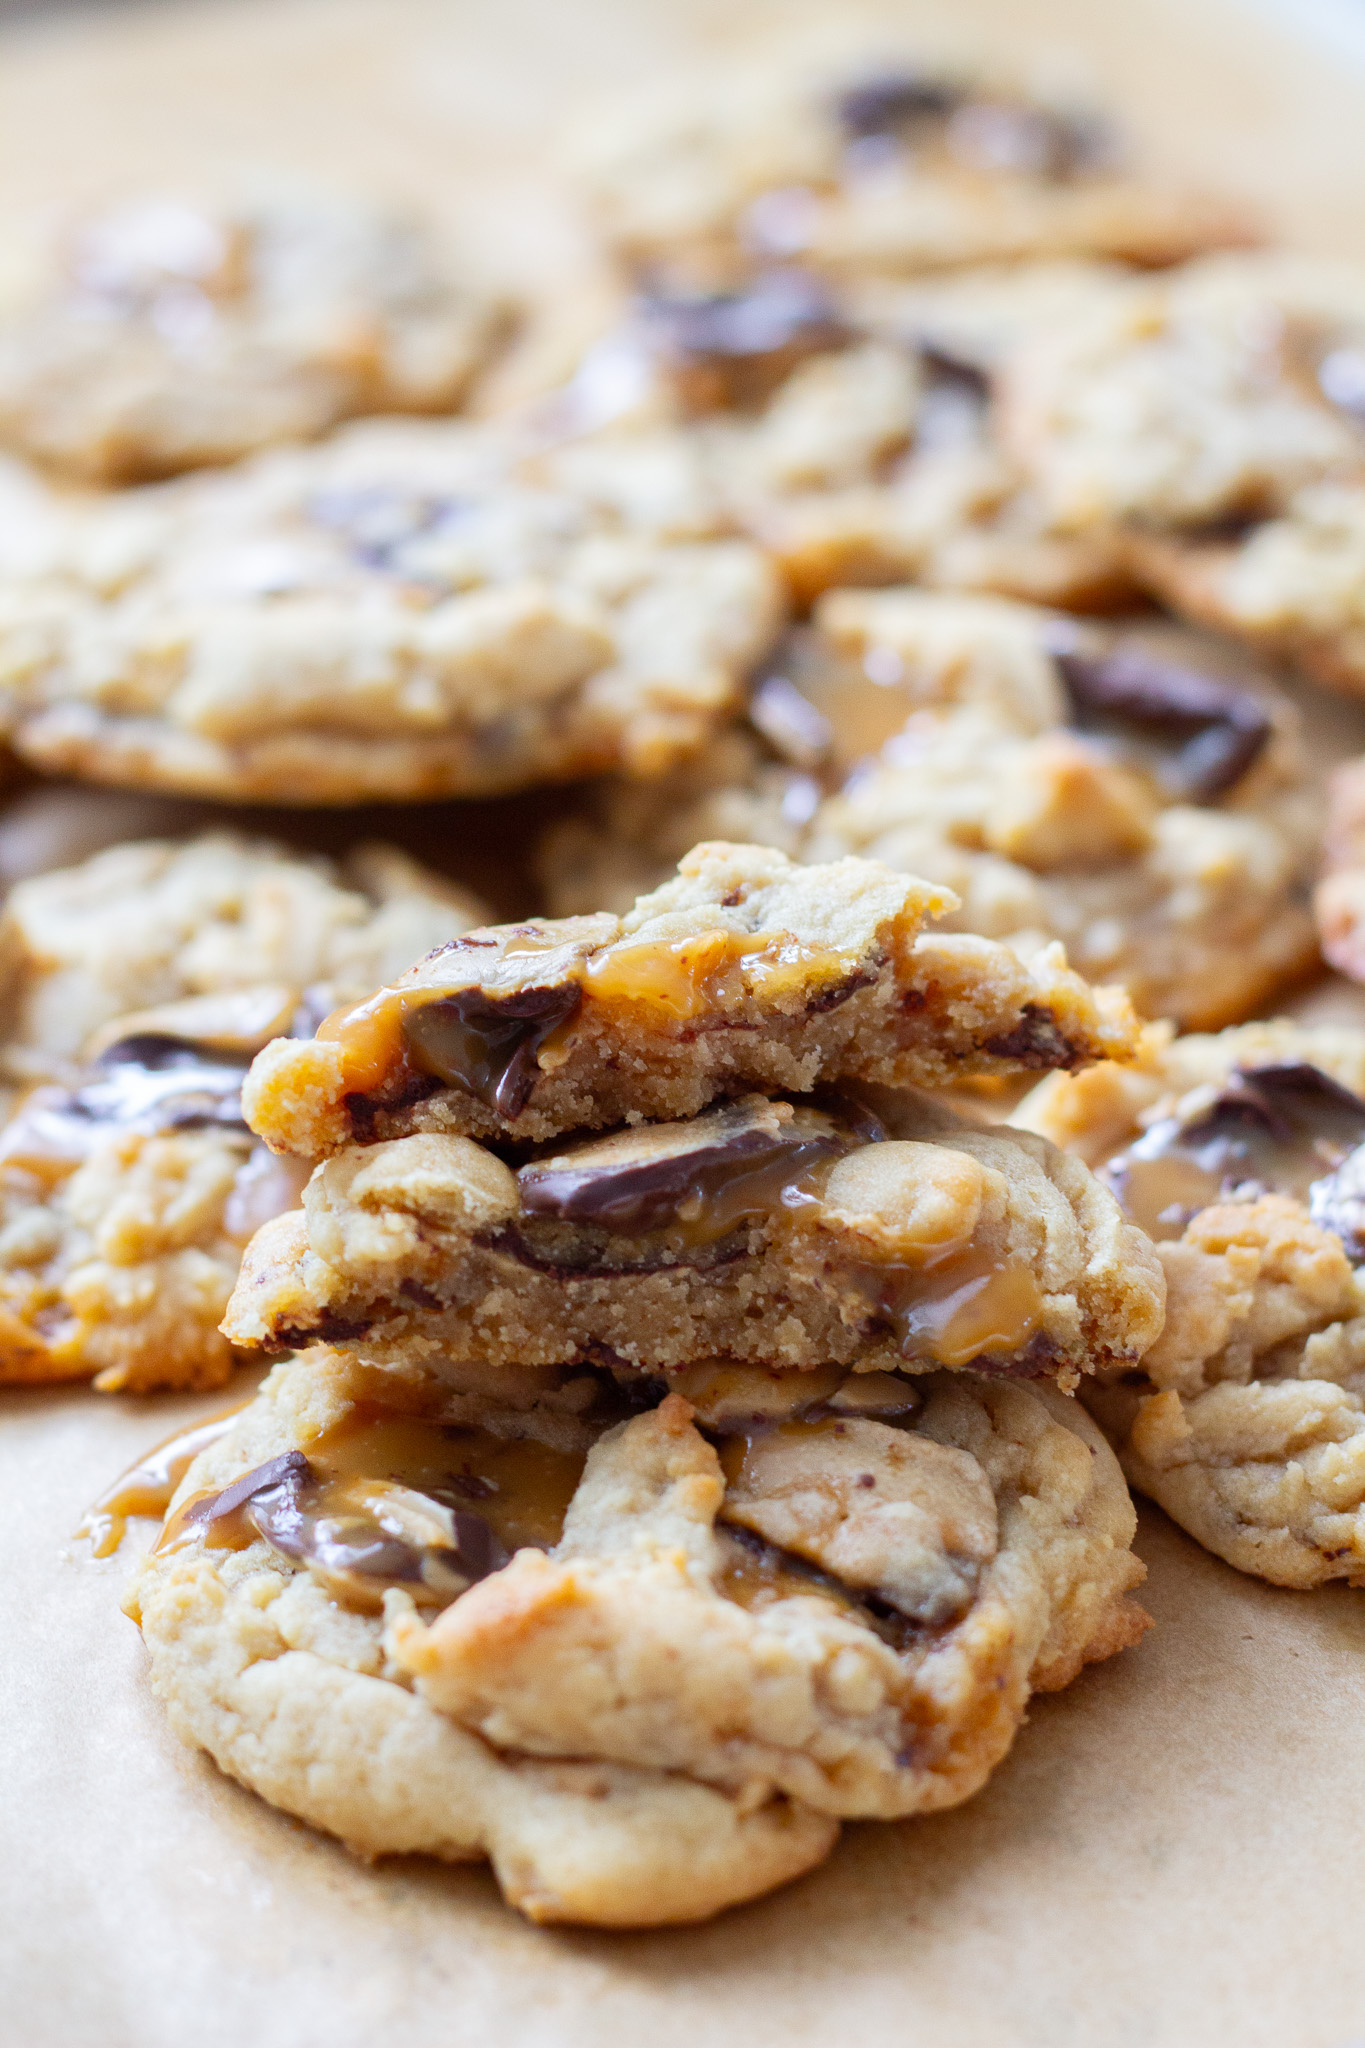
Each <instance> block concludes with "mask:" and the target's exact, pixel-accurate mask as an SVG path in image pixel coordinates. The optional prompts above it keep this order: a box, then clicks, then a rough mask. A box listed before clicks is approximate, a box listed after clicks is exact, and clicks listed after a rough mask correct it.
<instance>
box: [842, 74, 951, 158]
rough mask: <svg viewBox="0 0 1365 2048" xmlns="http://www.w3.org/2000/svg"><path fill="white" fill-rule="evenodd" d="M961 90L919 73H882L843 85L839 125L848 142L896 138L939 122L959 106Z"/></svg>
mask: <svg viewBox="0 0 1365 2048" xmlns="http://www.w3.org/2000/svg"><path fill="white" fill-rule="evenodd" d="M962 96H963V95H962V88H961V87H960V86H957V85H953V84H952V83H951V82H950V81H949V80H948V79H945V78H935V77H934V76H933V75H932V74H931V73H928V72H922V71H881V72H876V73H873V74H869V76H867V77H866V78H860V79H857V80H856V81H855V82H854V83H853V84H852V85H849V86H846V87H845V88H844V90H843V91H842V92H841V93H840V95H839V98H838V101H837V102H836V107H837V112H838V116H839V124H840V126H841V127H842V128H843V130H844V132H845V134H846V135H848V136H849V138H850V139H851V140H854V141H858V140H861V139H862V138H863V137H864V136H869V135H899V134H900V133H901V132H902V130H904V129H906V128H910V127H913V126H914V125H915V124H916V123H917V122H921V121H931V120H935V119H940V118H942V117H943V116H944V115H947V114H951V112H952V111H953V108H954V107H956V106H958V105H960V103H961V100H962Z"/></svg>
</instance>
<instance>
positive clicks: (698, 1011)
mask: <svg viewBox="0 0 1365 2048" xmlns="http://www.w3.org/2000/svg"><path fill="white" fill-rule="evenodd" d="M531 956H538V957H540V958H541V961H542V972H543V973H544V975H545V977H546V979H547V981H548V980H551V979H553V980H554V981H555V982H557V983H559V982H563V981H565V980H571V981H574V982H576V983H577V984H578V986H579V988H580V989H581V991H582V999H583V1009H582V1011H580V1013H579V1015H578V1016H577V1017H575V1018H574V1019H572V1020H571V1021H569V1022H567V1023H565V1024H563V1025H561V1026H560V1027H559V1028H558V1029H557V1030H556V1031H555V1032H554V1033H553V1034H552V1035H551V1036H550V1038H549V1039H548V1040H547V1042H546V1044H545V1046H544V1048H543V1049H542V1052H541V1057H540V1064H541V1066H542V1068H544V1069H547V1070H548V1069H549V1068H551V1067H553V1066H554V1065H556V1064H558V1063H560V1062H562V1060H563V1059H564V1057H565V1056H566V1054H567V1052H568V1049H569V1047H570V1046H571V1044H572V1042H573V1039H574V1037H575V1035H576V1034H577V1032H578V1031H579V1030H580V1028H581V1018H582V1015H583V1014H584V1012H586V1011H587V1009H588V1008H589V1006H598V1007H603V1006H605V1007H607V1008H613V1009H614V1008H618V1007H628V1008H631V1007H635V1006H640V1007H641V1008H642V1009H643V1010H644V1011H645V1012H646V1013H647V1015H648V1022H649V1023H650V1025H651V1026H652V1027H653V1028H654V1029H668V1028H670V1027H675V1026H677V1025H679V1024H686V1023H688V1022H690V1021H692V1020H694V1019H695V1018H697V1017H699V1016H701V1015H702V1014H703V1013H704V1012H705V1011H707V1010H708V1009H710V1008H711V1007H712V1006H715V1005H720V1006H727V1005H734V1004H737V1003H740V1002H742V1001H743V999H744V998H745V996H747V995H758V996H760V997H761V998H762V1000H763V1001H764V1002H765V1003H767V1004H770V1005H774V1006H777V1007H784V1006H785V1005H786V1004H787V1002H788V1001H789V1000H791V999H792V998H798V997H801V996H804V995H805V994H806V993H808V992H809V991H810V990H811V989H812V985H814V988H815V989H816V990H818V989H820V988H823V987H825V986H828V985H832V984H834V983H837V982H838V981H840V980H842V979H843V978H844V977H845V976H846V975H847V974H848V972H849V971H850V967H851V965H852V963H851V962H850V961H849V960H847V959H846V958H845V957H844V956H843V955H842V954H840V953H836V952H834V951H831V950H829V949H827V948H822V947H813V946H803V945H801V944H799V943H798V942H797V941H795V940H794V939H792V938H790V937H788V936H787V935H786V934H784V933H781V932H776V933H772V932H770V933H758V934H749V933H742V932H732V931H729V930H727V929H725V928H724V927H723V926H717V927H716V928H715V929H714V930H710V931H703V932H696V933H690V934H689V935H688V936H686V937H685V938H681V939H673V940H662V939H655V940H641V941H638V942H634V941H631V940H628V939H627V940H623V941H619V942H617V943H616V944H613V945H610V946H604V947H601V948H598V949H597V950H595V951H583V950H579V949H577V948H574V947H572V946H557V947H553V948H550V947H545V946H535V945H531V944H527V945H524V946H518V947H509V948H508V950H507V952H506V953H505V954H504V955H503V956H502V959H503V962H509V961H510V962H515V961H517V960H520V959H521V958H523V957H531ZM500 965H501V963H500ZM471 986H476V985H475V984H470V983H469V982H451V983H448V984H446V985H442V984H441V983H439V982H430V983H428V982H423V983H413V984H410V985H407V986H405V985H403V984H396V985H394V986H392V987H387V988H382V989H379V990H378V991H377V992H376V993H375V994H374V995H372V996H370V997H369V998H368V1000H367V1001H365V1002H363V1003H359V1004H357V1005H355V1006H353V1007H352V1008H349V1009H344V1010H337V1011H334V1012H333V1014H332V1015H331V1016H330V1017H328V1018H326V1019H325V1020H324V1022H323V1023H322V1024H321V1025H320V1026H319V1028H318V1034H317V1035H318V1037H319V1038H320V1039H324V1040H326V1041H328V1042H329V1043H334V1044H336V1045H337V1046H338V1047H339V1048H340V1052H341V1062H342V1075H343V1079H344V1081H345V1084H346V1087H347V1089H348V1091H349V1092H351V1093H354V1094H360V1095H365V1094H372V1093H374V1092H376V1091H378V1090H379V1089H381V1088H382V1087H383V1086H384V1085H385V1083H387V1082H391V1081H392V1080H393V1079H394V1078H395V1077H396V1076H398V1075H401V1074H402V1072H403V1071H404V1070H405V1069H408V1070H411V1071H412V1072H415V1073H429V1072H433V1071H435V1069H434V1068H433V1066H432V1065H431V1062H430V1061H429V1060H428V1059H426V1058H425V1056H424V1054H423V1052H422V1049H421V1048H420V1047H419V1046H415V1045H413V1044H412V1043H411V1041H410V1040H409V1039H408V1037H407V1036H406V1035H405V1031H404V1025H405V1022H406V1019H407V1018H408V1017H409V1016H410V1015H411V1014H412V1012H413V1011H414V1010H418V1009H423V1008H425V1007H427V1006H428V1005H429V1004H432V1003H438V1002H441V1001H443V1000H445V999H447V998H449V997H451V996H454V995H458V994H461V993H463V992H465V991H467V990H468V989H470V988H471ZM513 993H514V989H513V986H512V984H510V983H508V982H506V980H505V976H504V974H502V973H499V974H498V975H497V977H496V980H495V981H494V982H493V985H492V986H490V987H489V988H488V990H487V995H488V1000H489V1002H490V1004H491V1005H496V1004H497V1002H498V1001H499V999H500V998H509V997H511V996H512V994H513ZM642 1021H644V1020H643V1019H642Z"/></svg>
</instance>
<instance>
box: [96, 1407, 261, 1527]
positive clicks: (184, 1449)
mask: <svg viewBox="0 0 1365 2048" xmlns="http://www.w3.org/2000/svg"><path fill="white" fill-rule="evenodd" d="M247 1405H248V1403H247V1402H245V1401H238V1402H237V1403H235V1405H234V1406H233V1407H231V1408H223V1409H220V1410H219V1412H218V1413H217V1414H216V1415H210V1416H209V1417H208V1419H207V1420H206V1421H204V1422H196V1423H195V1424H194V1425H193V1426H192V1427H191V1428H189V1429H182V1430H177V1431H176V1433H175V1435H174V1436H168V1437H167V1438H166V1439H165V1441H164V1442H163V1443H159V1444H157V1445H156V1446H155V1447H154V1449H152V1450H150V1451H148V1452H147V1453H146V1455H145V1456H143V1457H141V1458H139V1460H138V1462H137V1463H136V1465H130V1466H129V1467H128V1469H127V1471H126V1472H124V1473H122V1474H121V1475H120V1476H119V1477H118V1478H117V1479H116V1480H115V1481H114V1483H113V1485H112V1486H109V1487H106V1489H105V1491H104V1492H103V1493H102V1494H100V1495H99V1497H98V1499H96V1500H95V1501H94V1502H92V1504H91V1505H90V1507H89V1508H87V1510H86V1512H85V1515H84V1516H83V1518H82V1520H81V1524H80V1527H79V1528H78V1529H77V1531H76V1535H77V1538H78V1539H84V1540H85V1541H87V1542H88V1543H89V1545H90V1554H91V1556H92V1557H112V1555H113V1553H114V1552H115V1551H116V1550H117V1549H118V1547H119V1545H120V1543H122V1541H123V1539H124V1536H125V1535H126V1534H127V1531H128V1524H129V1522H130V1521H132V1520H133V1519H134V1518H135V1517H140V1516H146V1517H147V1518H148V1519H149V1520H156V1521H160V1519H161V1517H162V1516H163V1515H164V1514H165V1512H166V1510H167V1508H168V1507H169V1506H170V1504H171V1496H172V1495H173V1494H174V1492H175V1490H176V1488H177V1487H178V1486H179V1484H180V1482H181V1480H182V1479H183V1478H184V1476H185V1474H186V1473H187V1472H188V1471H189V1469H190V1466H191V1465H192V1464H193V1463H194V1461H195V1459H196V1458H197V1457H198V1456H199V1453H200V1452H201V1451H206V1450H207V1449H208V1448H209V1445H210V1444H216V1443H217V1442H218V1440H219V1438H220V1437H224V1436H226V1435H227V1433H228V1431H229V1429H231V1427H232V1424H233V1421H234V1420H235V1418H236V1417H237V1416H239V1415H240V1414H241V1412H242V1410H243V1408H245V1407H246V1406H247Z"/></svg>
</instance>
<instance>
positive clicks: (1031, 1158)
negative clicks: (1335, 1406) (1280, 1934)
mask: <svg viewBox="0 0 1365 2048" xmlns="http://www.w3.org/2000/svg"><path fill="white" fill-rule="evenodd" d="M1161 1310H1162V1284H1161V1276H1160V1271H1159V1269H1158V1267H1157V1264H1156V1260H1155V1258H1154V1255H1153V1253H1152V1250H1151V1247H1150V1246H1149V1245H1148V1243H1147V1242H1146V1240H1145V1238H1144V1237H1143V1236H1142V1234H1141V1232H1139V1231H1137V1230H1134V1229H1133V1228H1131V1226H1129V1225H1127V1224H1125V1223H1124V1222H1123V1221H1122V1219H1121V1216H1120V1213H1119V1210H1118V1208H1117V1205H1116V1204H1115V1202H1114V1200H1113V1198H1112V1196H1111V1195H1109V1194H1108V1193H1107V1192H1106V1191H1105V1190H1104V1189H1102V1188H1101V1187H1100V1186H1099V1185H1098V1183H1097V1182H1096V1181H1095V1180H1094V1179H1093V1178H1092V1176H1091V1175H1090V1173H1089V1172H1088V1170H1087V1169H1086V1168H1084V1167H1083V1166H1081V1165H1080V1164H1079V1163H1078V1162H1077V1161H1075V1160H1069V1159H1068V1158H1067V1157H1066V1156H1065V1155H1064V1154H1062V1153H1059V1152H1057V1151H1056V1150H1055V1149H1053V1148H1052V1147H1050V1146H1048V1145H1046V1144H1044V1143H1043V1142H1042V1141H1040V1140H1038V1139H1036V1138H1025V1137H1024V1136H1022V1135H1021V1134H1020V1133H1017V1132H1006V1133H1004V1134H1003V1135H1002V1134H1001V1132H1000V1131H998V1130H994V1131H992V1130H986V1129H983V1128H982V1127H981V1126H980V1125H978V1124H973V1123H967V1122H963V1121H961V1120H960V1119H958V1118H957V1117H955V1116H954V1115H953V1114H952V1113H951V1112H950V1111H949V1110H947V1109H944V1108H942V1107H941V1106H939V1105H937V1104H935V1103H934V1101H933V1100H932V1098H930V1097H928V1096H917V1095H914V1094H912V1093H910V1092H908V1091H907V1092H896V1091H892V1090H889V1089H866V1088H864V1089H863V1090H861V1091H860V1092H859V1093H858V1094H856V1095H854V1096H844V1097H841V1096H837V1095H816V1096H814V1097H805V1098H800V1097H798V1098H797V1099H796V1100H795V1101H787V1100H771V1099H769V1098H768V1097H766V1096H762V1095H749V1096H741V1097H740V1098H738V1100H735V1101H732V1102H728V1103H726V1104H724V1105H723V1106H721V1107H719V1108H713V1109H709V1110H705V1111H703V1112H702V1113H701V1114H700V1115H699V1116H695V1117H690V1118H685V1119H681V1120H679V1121H676V1122H668V1123H650V1124H641V1123H634V1124H630V1125H627V1126H625V1127H624V1128H622V1129H618V1130H616V1131H613V1132H608V1133H607V1134H606V1135H605V1136H602V1135H595V1134H577V1135H574V1136H570V1137H568V1138H562V1139H560V1140H559V1141H558V1142H557V1143H556V1144H554V1145H553V1146H547V1147H541V1148H539V1149H538V1151H537V1152H536V1153H534V1154H533V1155H532V1156H531V1158H530V1159H529V1160H527V1161H526V1162H525V1163H524V1164H522V1165H521V1166H520V1168H519V1170H517V1171H515V1172H514V1171H513V1169H512V1167H511V1166H510V1165H508V1164H507V1163H506V1161H505V1160H504V1159H502V1158H500V1157H499V1156H498V1154H497V1152H495V1151H494V1150H492V1149H490V1148H489V1147H487V1146H483V1145H478V1144H476V1143H475V1142H474V1141H473V1140H472V1139H470V1138H467V1137H457V1136H454V1135H451V1134H449V1133H447V1132H437V1131H426V1132H422V1133H420V1134H417V1135H414V1136H412V1137H406V1138H395V1139H391V1140H389V1141H388V1142H386V1143H380V1144H365V1145H352V1146H349V1147H347V1148H346V1149H344V1150H342V1151H340V1152H337V1153H335V1154H334V1155H333V1156H332V1157H331V1158H330V1159H327V1160H325V1161H324V1162H323V1164H322V1165H320V1166H319V1167H318V1168H317V1169H316V1170H315V1171H314V1173H313V1175H312V1177H311V1179H310V1180H309V1182H308V1185H307V1188H306V1189H305V1192H304V1198H303V1211H302V1213H298V1212H293V1213H290V1214H288V1215H284V1216H281V1217H279V1218H278V1219H277V1220H276V1221H275V1222H273V1223H268V1224H266V1225H264V1226H263V1228H262V1229H261V1230H260V1231H259V1232H258V1233H257V1235H256V1237H255V1238H254V1239H253V1240H252V1243H251V1245H250V1247H249V1248H248V1250H247V1252H246V1255H245V1257H244V1259H243V1263H242V1270H241V1274H240V1276H239V1279H238V1282H237V1286H236V1288H235V1289H234V1291H233V1297H232V1301H231V1303H230V1304H229V1308H228V1312H227V1315H226V1317H225V1319H224V1324H223V1328H224V1330H225V1332H226V1333H227V1335H228V1336H229V1337H230V1338H231V1339H232V1341H233V1342H234V1343H237V1344H239V1345H241V1346H243V1347H245V1348H250V1347H253V1346H255V1347H258V1348H264V1349H267V1350H284V1349H288V1348H291V1347H297V1346H299V1345H302V1344H307V1343H310V1342H312V1341H314V1340H315V1339H325V1340H327V1341H328V1342H331V1343H335V1344H337V1345H338V1346H339V1347H341V1348H343V1349H347V1350H354V1351H356V1352H358V1353H359V1354H361V1355H363V1356H364V1357H366V1358H369V1359H376V1360H383V1361H390V1360H397V1359H402V1358H404V1357H408V1356H413V1357H416V1358H419V1359H421V1360H424V1361H428V1362H430V1363H432V1365H433V1367H434V1369H437V1370H439V1369H440V1364H441V1361H442V1360H449V1359H455V1360H461V1359H468V1358H476V1357H477V1358H486V1359H488V1360H490V1361H491V1362H493V1363H496V1364H504V1363H505V1364H507V1365H516V1364H518V1363H528V1364H571V1363H573V1362H575V1361H580V1360H587V1361H591V1360H594V1359H599V1358H605V1359H614V1360H617V1361H619V1362H620V1364H621V1365H622V1367H631V1368H634V1369H636V1370H638V1371H645V1372H649V1371H658V1370H676V1369H677V1368H678V1367H679V1366H681V1365H683V1364H685V1363H686V1362H687V1361H688V1360H689V1359H691V1358H695V1357H697V1356H701V1355H710V1354H713V1353H716V1354H722V1355H725V1356H729V1357H733V1358H737V1359H744V1360H748V1361H751V1362H753V1363H755V1364H764V1365H772V1366H780V1367H783V1368H785V1369H793V1370H801V1371H810V1370H812V1369H815V1368H818V1367H820V1366H821V1365H823V1364H825V1363H826V1362H828V1361H830V1360H835V1361H838V1362H839V1363H840V1364H843V1365H851V1366H854V1367H856V1368H857V1369H858V1370H859V1371H862V1372H871V1371H881V1370H887V1369H890V1368H893V1367H895V1366H897V1365H900V1364H901V1363H906V1364H908V1366H909V1367H910V1369H911V1370H915V1371H920V1372H924V1371H930V1370H933V1369H934V1368H935V1367H937V1366H951V1367H962V1366H972V1367H975V1368H976V1369H977V1370H979V1371H983V1372H984V1371H991V1372H996V1373H1001V1374H1006V1375H1013V1376H1016V1377H1019V1378H1023V1379H1034V1378H1041V1377H1044V1376H1050V1377H1054V1378H1056V1379H1057V1380H1058V1381H1059V1382H1060V1383H1061V1384H1063V1385H1064V1386H1067V1387H1072V1386H1074V1385H1075V1383H1076V1380H1077V1377H1078V1375H1079V1374H1080V1373H1083V1372H1089V1371H1092V1370H1094V1369H1095V1368H1096V1367H1097V1366H1098V1365H1100V1364H1104V1363H1109V1362H1114V1361H1121V1362H1125V1363H1126V1362H1130V1361H1133V1360H1135V1359H1137V1358H1138V1357H1140V1356H1141V1354H1142V1353H1143V1352H1144V1351H1145V1350H1146V1348H1147V1346H1148V1345H1149V1344H1151V1343H1152V1341H1153V1340H1154V1338H1155V1337H1156V1335H1157V1333H1158V1331H1159V1329H1160V1327H1161Z"/></svg>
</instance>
